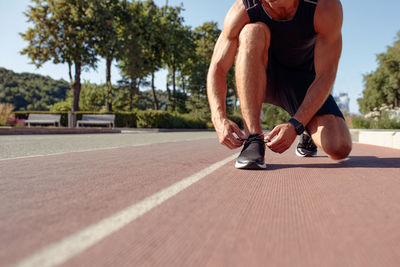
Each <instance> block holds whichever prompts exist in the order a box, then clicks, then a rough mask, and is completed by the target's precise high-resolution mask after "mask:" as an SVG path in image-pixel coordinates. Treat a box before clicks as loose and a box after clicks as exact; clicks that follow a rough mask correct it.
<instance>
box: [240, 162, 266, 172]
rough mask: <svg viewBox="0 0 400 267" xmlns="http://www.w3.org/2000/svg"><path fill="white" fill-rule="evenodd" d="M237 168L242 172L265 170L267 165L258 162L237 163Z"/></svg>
mask: <svg viewBox="0 0 400 267" xmlns="http://www.w3.org/2000/svg"><path fill="white" fill-rule="evenodd" d="M235 168H236V169H242V170H265V169H266V168H267V164H265V163H257V162H248V163H240V162H237V161H236V163H235Z"/></svg>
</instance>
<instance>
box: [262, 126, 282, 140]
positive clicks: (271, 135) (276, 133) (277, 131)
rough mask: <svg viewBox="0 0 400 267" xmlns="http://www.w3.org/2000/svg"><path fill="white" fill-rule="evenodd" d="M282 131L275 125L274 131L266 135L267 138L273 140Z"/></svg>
mask: <svg viewBox="0 0 400 267" xmlns="http://www.w3.org/2000/svg"><path fill="white" fill-rule="evenodd" d="M279 132H280V128H278V127H275V128H274V129H272V131H271V132H270V133H269V134H268V135H267V136H266V137H265V139H267V140H272V139H273V138H274V137H275V136H276V135H278V134H279Z"/></svg>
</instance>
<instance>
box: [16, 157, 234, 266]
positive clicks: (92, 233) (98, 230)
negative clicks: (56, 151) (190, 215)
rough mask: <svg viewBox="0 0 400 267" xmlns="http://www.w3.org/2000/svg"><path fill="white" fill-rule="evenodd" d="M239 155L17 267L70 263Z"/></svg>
mask: <svg viewBox="0 0 400 267" xmlns="http://www.w3.org/2000/svg"><path fill="white" fill-rule="evenodd" d="M237 156H238V154H235V155H232V156H230V157H228V158H226V159H224V160H221V161H219V162H217V163H215V164H213V165H211V166H209V167H207V168H205V169H203V170H201V171H199V172H197V173H195V174H193V175H191V176H189V177H187V178H185V179H183V180H181V181H179V182H177V183H175V184H173V185H171V186H169V187H167V188H165V189H163V190H161V191H159V192H158V193H155V194H154V195H152V196H149V197H147V198H145V199H143V200H141V201H140V202H138V203H135V204H133V205H132V206H130V207H127V208H125V209H123V210H121V211H119V212H117V213H115V214H113V215H111V216H110V217H107V218H104V219H102V220H101V221H99V222H97V223H95V224H92V225H90V226H88V227H87V228H85V229H83V230H81V231H79V232H76V233H74V234H72V235H70V236H68V237H65V238H64V239H62V240H60V241H59V242H55V243H53V244H50V245H49V246H47V247H44V248H42V249H41V250H39V251H37V252H35V253H33V254H32V255H30V256H28V257H27V258H25V259H23V260H21V261H20V262H18V263H16V264H15V266H17V267H25V266H41V267H46V266H55V265H59V264H62V263H64V262H66V261H67V260H69V259H71V258H73V257H74V256H76V255H78V254H79V253H81V252H82V251H84V250H85V249H87V248H89V247H91V246H93V245H95V244H96V243H98V242H99V241H100V240H102V239H104V238H106V237H107V236H109V235H111V234H112V233H114V232H116V231H118V230H120V229H121V228H123V227H124V226H126V225H127V224H129V223H131V222H133V221H134V220H135V219H137V218H138V217H140V216H141V215H143V214H145V213H146V212H148V211H150V210H151V209H153V208H155V207H157V206H158V205H160V204H162V203H163V202H165V201H166V200H168V199H169V198H171V197H173V196H175V195H176V194H178V193H179V192H181V191H183V190H184V189H186V188H188V187H189V186H191V185H193V184H194V183H196V182H198V181H199V180H201V179H203V178H204V177H206V176H207V175H209V174H210V173H212V172H214V171H215V170H217V169H219V168H220V167H222V166H223V165H225V164H226V163H228V162H230V161H232V160H234V159H235V158H236V157H237ZM232 168H233V167H232Z"/></svg>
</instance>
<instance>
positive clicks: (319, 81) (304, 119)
mask: <svg viewBox="0 0 400 267" xmlns="http://www.w3.org/2000/svg"><path fill="white" fill-rule="evenodd" d="M335 76H336V75H335V74H334V73H332V74H325V75H321V76H320V77H317V78H316V79H315V81H314V82H313V83H312V84H311V86H310V88H309V89H308V91H307V94H306V96H305V98H304V100H303V103H302V104H301V105H300V107H299V109H298V111H297V112H296V114H295V115H294V118H295V119H297V120H298V121H300V122H301V123H303V125H305V126H306V125H307V124H308V123H309V122H310V121H311V120H312V118H313V117H314V116H315V114H316V113H317V112H318V110H319V109H320V108H321V107H322V105H323V104H324V103H325V101H326V99H327V98H328V97H329V95H330V93H331V91H332V87H333V82H334V80H335Z"/></svg>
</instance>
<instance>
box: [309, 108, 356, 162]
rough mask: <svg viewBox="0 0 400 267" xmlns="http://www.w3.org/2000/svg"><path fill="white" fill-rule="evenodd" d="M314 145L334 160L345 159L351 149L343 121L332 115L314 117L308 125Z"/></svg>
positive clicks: (349, 138)
mask: <svg viewBox="0 0 400 267" xmlns="http://www.w3.org/2000/svg"><path fill="white" fill-rule="evenodd" d="M308 129H309V131H310V132H311V135H312V139H313V141H314V142H315V144H316V145H317V146H318V147H320V148H321V149H322V150H324V151H325V153H326V154H328V156H329V157H331V158H332V159H334V160H341V159H344V158H346V157H347V156H348V155H349V154H350V152H351V148H352V141H351V135H350V131H349V129H348V128H347V125H346V123H345V121H344V120H343V119H342V118H340V117H337V116H334V115H322V116H317V117H314V118H313V119H312V120H311V122H310V123H309V124H308Z"/></svg>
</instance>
